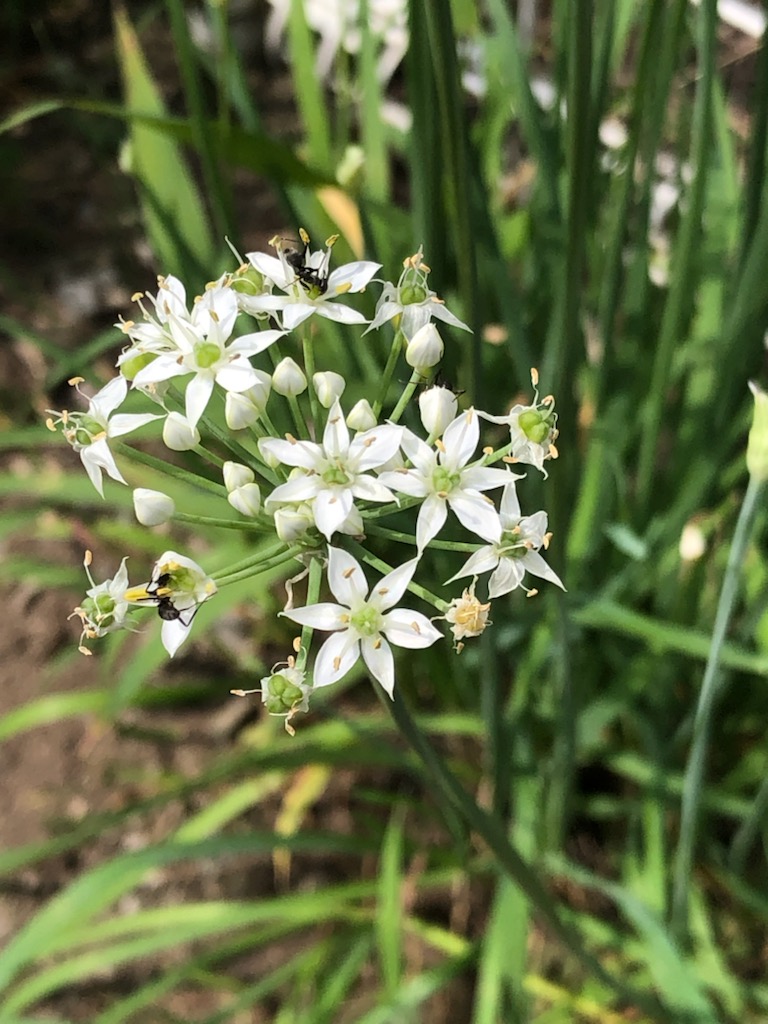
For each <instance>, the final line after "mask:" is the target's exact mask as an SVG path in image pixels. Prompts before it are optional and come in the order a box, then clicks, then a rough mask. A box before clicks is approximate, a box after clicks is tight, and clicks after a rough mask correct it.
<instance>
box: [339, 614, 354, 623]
mask: <svg viewBox="0 0 768 1024" xmlns="http://www.w3.org/2000/svg"><path fill="white" fill-rule="evenodd" d="M339 618H340V620H341V623H342V625H343V626H346V624H347V623H348V622H349V620H350V618H351V615H349V614H348V613H347V612H344V614H343V615H340V616H339Z"/></svg>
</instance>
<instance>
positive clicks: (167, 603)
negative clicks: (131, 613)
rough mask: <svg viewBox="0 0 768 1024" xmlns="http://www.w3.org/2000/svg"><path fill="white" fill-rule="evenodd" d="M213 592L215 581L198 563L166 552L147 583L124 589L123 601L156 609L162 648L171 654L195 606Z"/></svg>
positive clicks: (185, 633)
mask: <svg viewBox="0 0 768 1024" xmlns="http://www.w3.org/2000/svg"><path fill="white" fill-rule="evenodd" d="M215 593H216V584H215V583H214V582H213V580H212V579H211V578H210V576H206V574H205V572H204V571H203V570H202V569H201V568H200V566H199V565H198V564H197V562H193V561H192V559H191V558H187V557H186V556H185V555H179V554H177V552H175V551H165V552H164V553H163V554H162V555H161V556H160V557H159V558H158V560H157V561H156V562H155V565H154V567H153V569H152V577H151V579H150V581H149V583H144V584H142V585H141V586H138V587H132V588H131V589H130V590H127V591H126V592H125V600H126V601H130V602H135V603H136V604H151V605H154V606H155V607H156V608H157V611H158V615H159V616H160V618H161V619H162V621H163V627H162V630H161V637H162V641H163V647H165V649H166V651H168V653H169V654H170V656H171V657H173V656H174V654H175V653H176V651H178V649H179V647H180V646H181V644H182V643H183V642H184V640H185V639H186V638H187V634H188V633H189V630H190V627H191V625H192V622H193V620H194V618H195V614H196V612H197V609H198V608H199V606H200V605H201V604H202V603H203V602H204V601H207V600H208V598H210V597H213V595H214V594H215Z"/></svg>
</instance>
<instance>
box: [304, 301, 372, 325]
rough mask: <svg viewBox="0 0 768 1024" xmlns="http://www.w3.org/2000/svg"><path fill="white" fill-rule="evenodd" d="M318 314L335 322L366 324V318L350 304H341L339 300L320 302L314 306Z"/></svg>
mask: <svg viewBox="0 0 768 1024" xmlns="http://www.w3.org/2000/svg"><path fill="white" fill-rule="evenodd" d="M315 312H316V313H317V314H318V316H324V317H325V319H326V320H334V321H335V322H336V323H337V324H367V323H368V321H367V319H366V318H365V317H364V316H363V314H362V313H358V311H357V310H356V309H352V307H351V306H343V305H342V304H341V303H340V302H320V301H318V303H317V305H316V306H315Z"/></svg>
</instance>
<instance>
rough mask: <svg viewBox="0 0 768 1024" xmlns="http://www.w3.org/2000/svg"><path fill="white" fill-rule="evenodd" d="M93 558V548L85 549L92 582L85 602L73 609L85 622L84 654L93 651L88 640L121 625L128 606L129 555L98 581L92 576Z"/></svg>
mask: <svg viewBox="0 0 768 1024" xmlns="http://www.w3.org/2000/svg"><path fill="white" fill-rule="evenodd" d="M92 560H93V555H92V554H91V552H90V551H86V553H85V558H84V559H83V565H84V566H85V571H86V574H87V576H88V582H89V583H90V584H91V586H90V589H89V590H86V592H85V600H84V601H83V603H82V604H81V605H78V607H77V608H75V610H74V612H73V613H72V615H77V617H78V618H79V619H80V621H81V623H82V624H83V631H82V633H81V634H80V644H79V650H80V651H81V653H82V654H90V653H91V652H90V651H89V650H88V648H87V647H86V646H85V640H95V639H97V638H98V637H102V636H106V635H107V633H114V632H115V631H116V630H118V629H122V628H123V624H124V622H125V616H126V614H127V612H128V607H129V606H128V602H127V601H126V599H125V590H126V587H127V586H128V570H127V569H126V568H125V563H126V561H127V558H124V559H123V560H122V562H121V563H120V568H119V569H118V570H117V572H116V573H115V575H114V576H113V577H112V579H109V580H104V582H103V583H99V584H96V583H94V581H93V576H91V570H90V565H91V562H92ZM71 617H72V616H70V618H71Z"/></svg>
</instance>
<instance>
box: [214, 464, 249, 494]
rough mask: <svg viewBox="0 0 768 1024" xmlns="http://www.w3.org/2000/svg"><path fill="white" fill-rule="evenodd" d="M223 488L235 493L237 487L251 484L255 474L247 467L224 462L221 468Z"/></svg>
mask: <svg viewBox="0 0 768 1024" xmlns="http://www.w3.org/2000/svg"><path fill="white" fill-rule="evenodd" d="M221 473H222V476H223V477H224V486H225V487H226V488H227V490H228V491H236V490H237V488H238V487H243V486H244V485H245V484H250V483H253V480H254V478H255V474H254V472H253V470H252V469H250V468H249V467H248V466H243V465H242V463H240V462H225V463H224V465H223V466H222V468H221Z"/></svg>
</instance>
